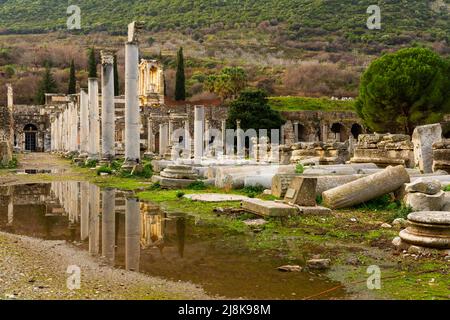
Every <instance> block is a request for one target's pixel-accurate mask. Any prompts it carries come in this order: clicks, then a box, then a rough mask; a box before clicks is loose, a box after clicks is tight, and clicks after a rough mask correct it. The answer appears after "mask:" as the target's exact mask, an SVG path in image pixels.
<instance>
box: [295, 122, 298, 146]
mask: <svg viewBox="0 0 450 320" xmlns="http://www.w3.org/2000/svg"><path fill="white" fill-rule="evenodd" d="M294 142H298V122H297V121H295V122H294Z"/></svg>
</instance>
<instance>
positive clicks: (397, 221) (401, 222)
mask: <svg viewBox="0 0 450 320" xmlns="http://www.w3.org/2000/svg"><path fill="white" fill-rule="evenodd" d="M407 224H408V221H406V220H405V219H403V218H397V219H395V220H394V221H393V222H392V225H393V226H394V227H396V228H405V227H406V226H407Z"/></svg>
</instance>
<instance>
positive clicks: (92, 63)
mask: <svg viewBox="0 0 450 320" xmlns="http://www.w3.org/2000/svg"><path fill="white" fill-rule="evenodd" d="M88 66H89V78H97V60H96V58H95V50H94V48H92V49H90V50H89V58H88Z"/></svg>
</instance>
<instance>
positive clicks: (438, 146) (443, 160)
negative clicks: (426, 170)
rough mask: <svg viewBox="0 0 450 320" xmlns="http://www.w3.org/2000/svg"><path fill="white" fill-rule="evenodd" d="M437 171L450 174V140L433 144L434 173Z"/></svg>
mask: <svg viewBox="0 0 450 320" xmlns="http://www.w3.org/2000/svg"><path fill="white" fill-rule="evenodd" d="M437 170H444V171H447V172H448V173H450V139H444V140H442V141H440V142H436V143H434V144H433V171H434V172H436V171H437Z"/></svg>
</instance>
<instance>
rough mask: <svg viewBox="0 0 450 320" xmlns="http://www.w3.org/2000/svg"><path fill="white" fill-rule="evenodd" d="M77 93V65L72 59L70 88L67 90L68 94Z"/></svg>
mask: <svg viewBox="0 0 450 320" xmlns="http://www.w3.org/2000/svg"><path fill="white" fill-rule="evenodd" d="M75 93H77V78H76V76H75V63H74V61H73V59H72V62H71V63H70V74H69V88H68V89H67V94H75Z"/></svg>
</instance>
